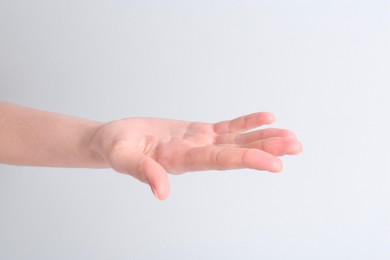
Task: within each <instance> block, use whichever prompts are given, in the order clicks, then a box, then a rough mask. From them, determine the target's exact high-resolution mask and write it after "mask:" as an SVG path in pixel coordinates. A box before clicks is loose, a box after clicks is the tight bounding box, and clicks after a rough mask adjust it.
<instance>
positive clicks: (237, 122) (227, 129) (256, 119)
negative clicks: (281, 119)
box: [213, 112, 275, 134]
mask: <svg viewBox="0 0 390 260" xmlns="http://www.w3.org/2000/svg"><path fill="white" fill-rule="evenodd" d="M274 121H275V117H274V115H273V114H272V113H269V112H257V113H253V114H249V115H245V116H240V117H237V118H235V119H232V120H226V121H222V122H218V123H215V124H214V125H213V129H214V132H215V133H217V134H227V133H240V132H243V131H247V130H250V129H252V128H255V127H259V126H262V125H266V124H270V123H272V122H274Z"/></svg>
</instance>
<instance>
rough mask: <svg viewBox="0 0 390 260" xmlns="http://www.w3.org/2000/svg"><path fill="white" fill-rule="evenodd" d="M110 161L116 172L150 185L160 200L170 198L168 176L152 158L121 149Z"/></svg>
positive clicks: (113, 154)
mask: <svg viewBox="0 0 390 260" xmlns="http://www.w3.org/2000/svg"><path fill="white" fill-rule="evenodd" d="M109 161H110V165H111V167H112V168H113V169H114V170H116V171H118V172H121V173H125V174H129V175H131V176H133V177H135V178H136V179H138V180H140V181H142V182H144V183H146V184H149V186H150V188H151V189H152V192H153V194H154V195H155V196H156V198H158V199H159V200H165V199H166V198H168V196H169V191H170V188H169V178H168V174H167V172H166V171H165V169H164V168H163V167H162V166H161V165H160V164H159V163H157V162H156V161H155V160H153V159H152V158H150V157H148V156H146V155H144V154H143V153H140V152H135V151H131V150H127V149H120V150H117V151H116V152H115V153H112V154H111V156H110V159H109Z"/></svg>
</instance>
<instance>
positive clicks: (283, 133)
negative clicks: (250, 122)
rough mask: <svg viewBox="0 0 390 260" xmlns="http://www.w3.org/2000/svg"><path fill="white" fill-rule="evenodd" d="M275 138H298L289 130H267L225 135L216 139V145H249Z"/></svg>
mask: <svg viewBox="0 0 390 260" xmlns="http://www.w3.org/2000/svg"><path fill="white" fill-rule="evenodd" d="M273 137H286V138H296V135H295V133H294V132H292V131H290V130H287V129H279V128H267V129H261V130H257V131H253V132H249V133H244V134H225V135H219V136H218V137H217V138H216V144H238V145H243V144H248V143H253V142H256V141H260V140H263V139H268V138H273Z"/></svg>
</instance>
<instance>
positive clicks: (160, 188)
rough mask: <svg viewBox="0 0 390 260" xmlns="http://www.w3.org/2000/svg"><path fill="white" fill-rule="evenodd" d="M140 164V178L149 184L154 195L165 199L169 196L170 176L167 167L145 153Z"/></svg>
mask: <svg viewBox="0 0 390 260" xmlns="http://www.w3.org/2000/svg"><path fill="white" fill-rule="evenodd" d="M140 157H141V158H139V164H138V167H137V168H138V170H137V171H138V173H137V175H138V179H139V180H141V181H143V182H145V183H147V184H149V186H150V188H151V189H152V192H153V194H154V196H156V198H157V199H159V200H165V199H166V198H168V196H169V192H170V187H169V178H168V174H167V172H166V171H165V169H164V168H163V167H162V166H161V165H160V164H159V163H158V162H156V161H155V160H153V159H152V158H150V157H147V156H145V155H142V156H140Z"/></svg>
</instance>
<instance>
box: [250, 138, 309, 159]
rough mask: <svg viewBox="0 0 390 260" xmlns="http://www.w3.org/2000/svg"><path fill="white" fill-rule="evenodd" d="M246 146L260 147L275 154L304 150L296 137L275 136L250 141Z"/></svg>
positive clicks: (291, 153)
mask: <svg viewBox="0 0 390 260" xmlns="http://www.w3.org/2000/svg"><path fill="white" fill-rule="evenodd" d="M244 147H245V148H255V149H260V150H263V151H265V152H267V153H270V154H272V155H275V156H282V155H286V154H289V155H294V154H298V153H300V152H302V144H301V143H300V142H299V141H298V140H297V139H295V138H283V137H275V138H270V139H265V140H261V141H257V142H253V143H249V144H246V145H245V146H244Z"/></svg>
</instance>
